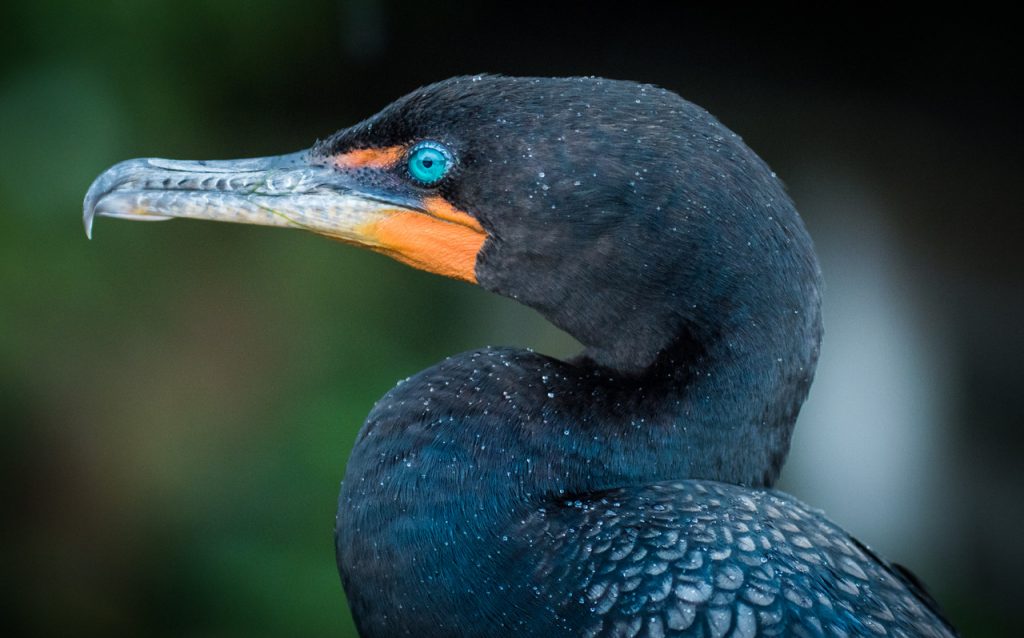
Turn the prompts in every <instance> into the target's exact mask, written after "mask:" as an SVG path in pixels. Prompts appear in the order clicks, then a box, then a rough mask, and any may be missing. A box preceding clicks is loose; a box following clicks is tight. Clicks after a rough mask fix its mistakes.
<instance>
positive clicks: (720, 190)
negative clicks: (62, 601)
mask: <svg viewBox="0 0 1024 638" xmlns="http://www.w3.org/2000/svg"><path fill="white" fill-rule="evenodd" d="M84 215H85V226H86V231H87V233H91V228H92V223H93V220H94V218H95V217H96V216H108V217H121V218H127V219H136V220H160V219H168V218H173V217H187V218H196V219H208V220H218V221H230V222H241V223H249V224H260V225H267V226H280V227H293V228H301V229H305V230H309V231H312V232H314V233H317V234H321V235H325V236H327V237H331V238H334V239H337V240H340V241H343V242H346V243H350V244H356V245H359V246H363V247H366V248H370V249H371V250H374V251H377V252H380V253H384V254H386V255H389V256H391V257H393V258H395V259H398V260H400V261H402V262H404V263H407V264H409V265H412V266H414V267H417V268H420V269H423V270H427V271H430V272H434V273H437V274H441V275H444V276H448V277H452V278H455V279H460V280H463V281H467V282H470V283H474V284H479V285H480V286H482V287H484V288H486V289H489V290H492V291H494V292H497V293H500V294H503V295H506V296H509V297H512V298H514V299H516V300H518V301H520V302H521V303H524V304H526V305H528V306H531V307H533V308H535V309H537V310H538V311H540V312H541V313H542V314H543V315H545V316H546V317H547V318H548V319H549V320H551V321H552V322H553V323H555V324H556V325H558V326H559V327H561V328H563V329H565V330H566V331H567V332H569V333H570V334H572V335H573V336H574V337H576V338H577V339H578V340H579V341H580V342H581V343H582V344H583V345H584V346H585V347H586V355H587V356H588V357H589V358H590V359H592V360H593V361H595V362H596V363H597V364H599V365H602V366H606V367H608V368H612V369H615V370H618V371H620V372H623V373H631V372H634V371H638V370H641V369H644V368H646V367H647V366H649V365H651V364H652V362H654V361H655V360H656V359H657V357H658V356H659V354H660V353H662V352H663V351H665V350H666V348H668V347H670V346H671V345H672V344H673V343H674V342H675V341H676V340H678V339H679V338H680V335H683V334H685V335H688V336H689V337H690V338H692V339H695V340H696V341H698V342H704V341H706V340H707V339H714V338H716V336H717V335H720V334H724V333H725V332H728V330H726V329H724V328H723V324H728V323H730V322H732V323H735V324H737V325H739V324H742V323H743V322H747V321H750V320H751V317H752V316H755V317H756V316H757V315H758V312H759V308H758V307H756V306H757V305H758V304H757V303H755V302H759V300H760V301H768V302H770V303H773V304H776V305H777V306H778V308H780V309H782V308H785V309H787V310H788V309H790V308H791V307H792V308H795V309H797V310H798V311H799V310H800V309H803V308H804V307H805V306H806V305H807V304H808V299H807V296H808V294H811V293H813V297H814V300H815V301H814V303H816V295H817V292H816V290H817V287H816V286H817V264H816V262H815V260H814V255H813V251H812V250H811V247H810V240H809V239H808V238H807V235H806V232H805V231H804V229H803V226H802V223H801V222H800V220H799V217H798V216H797V214H796V211H795V210H794V209H793V207H792V204H791V203H790V201H789V199H788V197H787V196H786V194H785V193H784V191H783V189H782V186H781V184H780V183H779V182H778V180H777V179H776V178H775V176H774V174H773V173H771V171H770V170H769V169H768V168H767V167H766V166H765V165H764V163H763V162H762V161H761V160H760V159H759V158H758V157H757V156H756V155H755V154H754V153H753V152H752V151H750V150H749V149H748V148H747V147H746V145H745V144H743V142H742V141H741V140H740V139H739V137H738V136H736V135H735V134H734V133H732V132H731V131H729V130H728V129H727V128H725V127H724V126H723V125H722V124H720V123H719V122H718V121H717V120H716V119H715V118H714V117H712V116H711V115H710V114H708V113H707V112H706V111H705V110H703V109H701V108H699V107H697V106H695V105H693V104H691V103H689V102H687V101H685V100H683V99H682V98H680V97H679V96H677V95H676V94H674V93H672V92H670V91H667V90H664V89H660V88H657V87H654V86H650V85H642V84H637V83H634V82H626V81H612V80H604V79H599V78H561V79H553V78H511V77H502V76H475V77H458V78H452V79H450V80H446V81H443V82H439V83H436V84H433V85H430V86H426V87H424V88H421V89H419V90H417V91H414V92H413V93H410V94H409V95H406V96H405V97H402V98H400V99H399V100H397V101H395V102H394V103H392V104H390V105H389V106H387V107H386V108H384V109H383V110H382V111H380V112H379V113H377V114H376V115H374V116H372V117H370V118H369V119H367V120H365V121H363V122H361V123H359V124H356V125H354V126H352V127H350V128H346V129H343V130H341V131H338V132H337V133H335V134H333V135H331V136H330V137H328V138H326V139H324V140H322V141H318V142H317V143H315V144H314V145H313V146H312V147H311V148H310V149H308V150H305V151H301V152H298V153H293V154H290V155H282V156H276V157H268V158H261V159H247V160H235V161H175V160H165V159H154V158H145V159H135V160H129V161H127V162H122V163H120V164H117V165H115V166H113V167H112V168H110V169H109V170H107V171H106V172H105V173H103V174H102V175H100V176H99V177H98V178H97V179H96V180H95V182H94V183H93V184H92V186H91V188H90V189H89V191H88V194H87V195H86V198H85V204H84ZM815 311H816V308H815ZM740 327H742V326H740ZM815 345H816V344H815Z"/></svg>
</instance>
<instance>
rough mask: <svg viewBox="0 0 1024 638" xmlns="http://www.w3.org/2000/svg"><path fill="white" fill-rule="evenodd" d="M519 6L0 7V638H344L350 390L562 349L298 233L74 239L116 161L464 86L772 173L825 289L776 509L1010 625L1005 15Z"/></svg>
mask: <svg viewBox="0 0 1024 638" xmlns="http://www.w3.org/2000/svg"><path fill="white" fill-rule="evenodd" d="M514 7H515V8H514V9H511V8H507V7H501V6H487V5H482V4H474V5H473V6H463V5H462V4H460V3H454V2H447V1H438V2H432V3H424V4H413V3H398V2H377V1H372V0H356V1H353V2H328V1H325V0H323V1H316V2H309V3H301V4H300V3H296V2H286V1H284V0H273V1H264V2H242V1H241V0H231V1H227V2H200V1H198V0H179V1H176V2H170V1H158V0H144V1H134V2H127V1H120V2H85V1H79V2H48V1H40V2H26V1H22V2H7V3H5V4H4V5H3V7H2V8H0V23H2V24H3V29H4V37H3V38H2V39H0V53H2V55H0V202H2V204H3V215H0V415H2V417H0V418H2V421H3V426H2V428H0V436H2V439H0V450H2V452H0V454H2V456H0V468H2V469H0V472H2V475H0V478H2V480H3V485H4V486H5V488H6V490H5V495H6V498H5V507H4V514H5V516H4V527H3V554H2V557H3V572H4V575H5V578H4V582H5V590H6V591H5V592H4V594H3V601H4V605H5V606H7V607H8V609H7V610H6V611H5V613H4V616H5V618H6V619H8V620H9V621H10V622H11V623H12V624H11V626H12V627H13V628H14V629H15V630H17V632H18V633H22V634H24V635H61V636H65V635H110V634H129V635H149V636H160V635H167V636H263V635H265V636H276V635H305V636H318V635H324V636H346V635H354V630H353V628H352V625H351V621H350V619H349V617H348V612H347V609H346V606H345V602H344V596H343V592H342V590H341V587H340V584H339V582H338V577H337V574H336V571H335V565H334V558H333V541H332V533H333V520H334V512H335V501H336V497H337V489H338V484H339V481H340V480H341V477H342V474H343V471H344V463H345V459H346V457H347V454H348V450H349V449H350V447H351V444H352V441H353V440H354V437H355V434H356V431H357V430H358V428H359V426H360V424H361V422H362V419H363V417H364V416H365V414H366V413H367V412H368V410H369V409H370V407H371V405H372V404H373V402H374V401H375V400H376V398H377V397H379V396H380V395H382V394H383V393H384V392H385V391H386V390H387V389H388V388H390V387H391V386H392V385H393V384H394V383H395V382H396V381H397V380H398V379H400V378H403V377H405V376H407V375H409V374H412V373H414V372H416V371H418V370H420V369H422V368H425V367H427V366H428V365H430V364H432V363H434V362H436V361H437V360H439V359H441V358H443V357H444V356H447V355H449V354H453V353H455V352H458V351H461V350H465V349H469V348H474V347H479V346H482V345H485V344H508V345H529V346H532V347H534V348H537V349H539V350H541V351H544V352H547V353H550V354H555V355H567V354H569V353H572V352H573V351H574V344H573V343H572V341H571V340H570V339H569V338H568V337H566V336H565V335H563V334H560V333H558V332H557V331H556V330H554V329H553V328H551V327H549V326H548V325H547V324H545V323H544V322H543V321H541V320H540V319H539V318H538V317H537V316H536V315H535V314H534V313H532V312H531V311H528V310H525V309H522V308H520V307H518V306H516V305H515V304H513V303H511V302H509V301H507V300H503V299H498V298H495V297H492V296H489V295H487V294H485V293H484V292H483V291H480V290H477V289H474V288H472V287H470V286H466V285H463V284H459V283H457V282H452V281H447V280H444V279H441V278H438V277H434V276H431V275H428V274H424V273H421V272H418V271H414V270H411V269H408V268H405V267H403V266H400V265H398V264H396V263H392V262H390V261H388V260H387V259H385V258H383V257H380V256H377V255H373V254H369V253H363V252H360V251H357V250H354V249H351V248H347V247H344V246H341V245H338V244H335V243H332V242H330V241H326V240H323V239H320V238H317V237H314V236H311V235H305V234H302V233H298V232H290V231H289V232H282V231H277V230H271V229H261V228H248V227H239V226H230V225H219V224H209V223H208V224H200V223H185V222H175V223H167V224H128V223H123V222H118V221H114V220H106V219H100V220H98V223H97V224H96V228H95V239H94V240H93V241H92V242H89V241H86V239H85V236H84V233H83V231H82V226H81V200H82V197H83V195H84V193H85V190H86V188H87V187H88V185H89V183H90V182H91V180H92V179H93V177H95V176H96V175H97V174H99V172H100V171H102V170H103V169H105V168H106V167H107V166H109V165H111V164H113V163H114V162H117V161H120V160H123V159H127V158H130V157H137V156H164V157H174V158H203V159H212V158H225V157H242V156H251V155H267V154H277V153H282V152H287V151H292V150H298V149H301V148H305V147H307V146H309V145H310V144H311V143H312V141H313V140H314V139H316V138H317V137H323V136H326V135H327V134H329V133H331V132H332V131H333V130H335V129H337V128H339V127H343V126H347V125H349V124H352V123H355V122H356V121H358V120H360V119H362V118H363V117H366V116H368V115H370V114H372V113H373V112H374V111H376V110H377V109H378V108H380V107H381V106H383V105H385V104H386V103H388V102H389V101H391V100H392V99H394V98H396V97H398V96H400V95H402V94H403V93H405V92H407V91H409V90H411V89H413V88H415V87H417V86H419V85H421V84H424V83H427V82H430V81H435V80H439V79H442V78H445V77H448V76H450V75H454V74H457V73H473V72H481V71H487V72H504V73H510V74H518V75H527V74H538V75H582V74H586V75H589V74H595V75H604V76H609V77H619V78H629V79H636V80H642V81H649V82H655V83H658V84H661V85H663V86H666V87H668V88H671V89H673V90H676V91H678V92H679V93H680V94H682V95H683V96H684V97H687V98H688V99H691V100H693V101H696V102H697V103H699V104H701V105H703V106H705V107H707V108H709V110H711V111H712V112H713V113H715V114H716V115H718V116H719V117H720V118H721V119H722V120H723V121H724V122H725V123H726V124H727V125H729V126H730V127H731V128H733V129H734V130H736V131H737V132H739V133H740V134H741V135H742V136H744V138H745V139H746V140H747V142H748V143H749V144H750V145H751V146H752V147H753V148H754V149H755V150H757V151H758V152H759V153H760V154H761V155H762V156H763V157H764V158H765V159H766V160H767V161H768V162H769V163H770V164H771V165H772V166H773V167H774V168H775V169H776V171H777V172H778V173H779V174H780V175H781V176H782V177H783V179H784V180H786V181H787V183H788V184H789V186H790V189H791V192H792V194H793V197H794V199H795V200H796V202H797V205H798V208H799V209H800V210H801V211H802V212H803V214H804V216H805V218H806V220H807V222H808V225H809V227H810V229H811V232H812V234H813V235H814V236H815V238H816V240H817V242H818V246H819V250H820V252H821V253H822V260H823V263H824V265H825V270H826V279H827V280H828V281H829V289H828V291H827V293H826V304H827V306H826V320H827V322H828V334H827V336H826V344H825V349H824V351H823V358H822V368H821V371H820V373H819V379H818V382H817V384H816V386H815V389H813V390H812V396H811V400H810V403H809V405H808V409H807V410H806V411H805V414H804V415H803V416H802V418H801V423H800V424H799V426H798V429H797V432H796V436H795V442H794V451H793V455H792V458H791V462H790V465H789V466H787V471H786V474H785V483H784V485H783V487H784V488H785V489H787V490H789V491H791V492H793V493H795V494H797V495H798V496H800V497H801V498H804V499H806V500H808V501H809V502H811V503H812V504H814V505H815V506H818V507H823V508H824V509H825V510H826V511H828V512H829V513H830V514H831V515H832V516H833V517H834V518H835V519H836V520H837V521H838V522H840V523H841V524H843V525H845V526H846V527H847V528H848V529H850V530H851V531H853V532H854V533H856V534H858V535H860V536H861V537H862V538H863V540H865V541H866V542H867V543H869V544H871V545H872V546H874V547H875V548H877V549H878V550H879V551H880V552H881V553H883V554H885V555H887V556H889V557H891V558H893V559H896V560H900V561H901V562H905V563H908V564H909V565H910V566H911V567H912V568H914V569H915V570H916V571H918V572H919V573H920V574H921V575H922V576H923V577H924V578H925V580H926V581H927V582H928V583H929V584H930V585H931V587H932V589H933V590H934V593H935V594H936V597H937V598H938V599H939V600H940V601H942V602H943V603H944V606H945V607H947V608H948V610H949V612H950V615H951V616H952V617H953V620H954V621H955V622H956V623H957V624H958V625H959V626H960V628H961V629H962V631H963V632H964V634H965V635H972V636H996V635H1004V634H1005V633H1007V631H1008V630H1007V627H1009V626H1010V625H1009V619H1010V618H1011V617H1013V618H1015V617H1016V608H1015V605H1016V602H1017V600H1018V599H1019V596H1020V594H1021V586H1020V583H1019V581H1020V580H1021V578H1020V575H1021V573H1022V572H1024V544H1022V543H1021V541H1020V539H1019V536H1020V530H1021V529H1022V527H1024V514H1022V511H1021V506H1020V502H1021V499H1020V488H1021V487H1022V485H1024V469H1022V466H1021V463H1020V438H1021V429H1020V426H1021V425H1022V423H1024V419H1022V416H1024V408H1022V400H1021V396H1022V393H1021V389H1022V388H1021V387H1020V385H1021V384H1020V381H1021V377H1022V375H1021V372H1022V362H1024V338H1022V335H1021V331H1020V316H1021V312H1020V311H1021V309H1022V308H1021V306H1022V299H1024V295H1021V286H1020V283H1021V275H1022V263H1021V259H1020V239H1021V238H1020V234H1019V231H1020V229H1021V224H1020V220H1019V215H1020V213H1021V210H1020V198H1019V188H1020V175H1021V168H1022V166H1021V164H1022V160H1021V155H1020V153H1019V149H1020V142H1021V135H1020V134H1021V124H1020V117H1019V113H1020V106H1021V105H1020V102H1019V101H1018V100H1016V98H1015V97H1014V96H1013V88H1014V85H1015V84H1017V83H1018V81H1017V80H1016V79H1015V78H1012V77H1011V71H1010V62H1009V59H1010V57H1011V56H1010V55H1009V54H1010V52H1011V46H1010V42H1011V39H1010V36H1009V33H1008V31H1007V30H1006V29H1004V28H1002V27H1000V26H999V24H1000V22H1002V23H1003V24H1007V25H1009V24H1010V21H1009V20H1004V21H1000V20H998V19H993V20H992V21H991V22H990V23H986V24H982V23H980V22H976V21H972V20H971V19H969V18H965V17H963V16H957V17H956V19H954V20H950V21H949V22H946V23H937V24H922V23H920V22H917V21H915V22H908V23H906V24H898V23H895V22H893V21H892V20H891V18H888V17H887V18H886V19H885V20H884V21H883V20H881V19H880V18H879V17H877V16H873V15H867V14H863V15H861V14H850V15H846V16H843V18H842V20H841V22H837V21H836V19H835V18H834V16H833V17H831V18H829V17H826V16H817V15H814V14H806V13H805V14H804V15H803V16H802V18H803V19H804V21H797V20H794V19H791V18H790V17H787V16H779V15H775V14H769V13H765V14H763V15H744V14H739V13H735V14H731V15H730V14H722V15H711V14H709V13H707V12H700V11H688V10H683V9H678V10H671V11H668V10H664V9H659V10H657V11H655V10H648V9H644V8H643V7H641V6H635V7H634V6H633V5H629V6H625V7H621V8H620V9H619V10H618V11H616V12H613V13H608V14H603V13H601V12H600V11H597V10H596V9H594V8H593V6H592V5H578V6H575V7H574V6H571V5H565V6H560V7H558V8H554V7H550V6H538V7H530V6H527V5H523V4H516V5H514ZM837 11H838V10H837ZM996 18H998V17H996ZM1007 28H1008V27H1007Z"/></svg>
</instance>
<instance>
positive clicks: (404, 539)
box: [85, 76, 955, 638]
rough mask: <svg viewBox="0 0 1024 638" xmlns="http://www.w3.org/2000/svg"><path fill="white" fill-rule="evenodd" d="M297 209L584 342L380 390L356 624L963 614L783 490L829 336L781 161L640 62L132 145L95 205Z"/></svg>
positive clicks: (874, 632) (347, 541)
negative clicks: (612, 71)
mask: <svg viewBox="0 0 1024 638" xmlns="http://www.w3.org/2000/svg"><path fill="white" fill-rule="evenodd" d="M98 215H100V216H109V217H125V218H129V219H166V218H170V217H192V218H202V219H214V220H221V221H235V222H243V223H251V224H262V225H269V226H284V227H296V228H304V229H307V230H311V231H313V232H315V233H319V234H321V235H326V236H329V237H332V238H335V239H339V240H341V241H343V242H346V243H351V244H357V245H360V246H364V247H368V248H370V249H372V250H375V251H378V252H381V253H384V254H387V255H390V256H391V257H394V258H396V259H398V260H400V261H403V262H405V263H407V264H410V265H412V266H415V267H417V268H421V269H424V270H427V271H431V272H435V273H439V274H442V275H446V276H448V277H454V278H456V279H461V280H465V281H467V282H471V283H476V284H479V285H480V286H482V287H484V288H486V289H488V290H492V291H494V292H497V293H499V294H503V295H507V296H509V297H511V298H513V299H516V300H518V301H520V302H521V303H524V304H526V305H528V306H530V307H532V308H535V309H536V310H538V311H540V312H541V314H543V315H544V316H545V317H547V318H548V319H549V320H550V321H552V322H553V323H554V324H556V325H557V326H559V327H561V328H562V329H563V330H565V331H566V332H568V333H569V334H571V335H573V336H574V337H576V339H578V340H579V341H580V343H582V344H583V346H584V350H583V352H582V353H581V354H580V355H579V356H577V357H576V358H573V359H571V360H568V361H561V360H558V359H554V358H551V357H547V356H544V355H542V354H538V353H535V352H532V351H529V350H518V349H511V348H485V349H482V350H478V351H475V352H468V353H464V354H461V355H456V356H453V357H451V358H449V359H447V360H445V361H443V362H441V363H439V364H437V365H436V366H434V367H432V368H430V369H428V370H425V371H423V372H421V373H419V374H417V375H415V376H413V377H412V378H410V379H408V380H406V381H405V382H403V383H400V384H399V385H398V386H397V387H395V388H394V389H393V390H391V391H390V392H389V393H388V394H387V395H385V396H384V397H383V398H382V399H381V400H380V401H379V402H378V403H377V405H376V406H375V407H374V408H373V410H372V412H371V413H370V415H369V417H368V418H367V420H366V423H365V424H364V426H363V428H362V430H361V431H360V433H359V437H358V440H357V442H356V444H355V447H354V449H353V451H352V455H351V457H350V458H349V460H348V465H347V469H346V471H345V478H344V481H343V484H342V489H341V495H340V499H339V502H338V516H337V527H336V548H337V561H338V568H339V570H340V572H341V576H342V580H343V583H344V587H345V591H346V593H347V595H348V599H349V603H350V605H351V610H352V614H353V617H354V618H355V622H356V625H357V626H358V628H359V631H360V633H361V634H362V635H363V636H420V637H422V636H544V637H545V638H552V637H554V636H645V637H652V638H653V637H658V636H708V637H711V636H735V637H748V636H754V635H765V636H768V635H772V636H775V635H793V636H833V637H844V636H861V635H869V636H952V635H954V634H955V632H954V630H953V629H952V627H951V626H950V625H949V624H948V623H947V622H946V621H945V620H944V619H943V618H942V616H941V615H940V613H939V611H938V610H937V607H936V606H935V603H934V602H933V601H932V600H931V598H930V597H929V596H928V594H927V593H925V591H924V589H923V588H922V587H921V586H920V585H919V583H918V581H917V580H916V579H915V578H913V576H912V575H910V574H909V572H906V571H905V570H903V569H902V568H900V567H899V566H897V565H894V564H890V563H887V562H885V561H884V560H882V559H880V558H879V557H877V556H876V555H874V554H873V553H871V551H870V550H868V549H867V547H865V546H864V545H862V544H861V543H859V542H858V541H857V540H855V539H854V538H852V537H851V536H850V535H849V534H847V533H846V532H844V531H843V530H842V529H840V528H839V527H837V526H836V525H835V524H833V523H831V522H830V521H829V520H828V519H826V518H825V517H824V516H823V515H822V514H821V513H820V512H818V511H816V510H813V509H810V508H808V507H807V506H806V505H804V504H802V503H800V502H799V501H797V500H796V499H794V498H793V497H791V496H789V495H787V494H784V493H781V492H778V491H774V490H772V489H771V486H772V484H773V482H774V481H775V479H776V477H777V476H778V474H779V470H780V467H781V466H782V463H783V461H784V459H785V456H786V453H787V451H788V448H789V443H790V435H791V433H792V429H793V423H794V420H795V419H796V417H797V413H798V411H799V409H800V406H801V404H802V403H803V401H804V398H805V396H806V395H807V391H808V388H809V386H810V384H811V379H812V376H813V373H814V368H815V363H816V360H817V358H818V346H819V341H820V337H821V332H822V329H821V315H820V311H819V307H820V297H819V290H820V271H819V267H818V262H817V259H816V257H815V254H814V250H813V247H812V244H811V240H810V238H809V236H808V234H807V231H806V230H805V228H804V225H803V223H802V221H801V220H800V217H799V216H798V214H797V212H796V210H795V209H794V207H793V203H792V202H791V201H790V199H789V197H788V196H787V195H786V192H785V190H784V188H783V186H782V184H781V183H780V181H779V180H778V179H777V178H776V176H775V174H774V173H772V172H771V170H770V169H769V168H768V167H767V166H766V165H765V163H764V162H763V161H762V160H761V159H760V158H759V157H758V156H757V155H755V154H754V153H753V152H752V151H751V150H750V149H749V148H748V147H747V146H746V145H745V144H744V143H743V142H742V140H741V139H740V138H739V137H738V136H737V135H736V134H735V133H733V132H732V131H730V130H729V129H727V128H726V127H725V126H723V125H722V124H721V123H720V122H718V120H716V119H715V118H714V117H713V116H711V115H710V114H709V113H708V112H707V111H705V110H703V109H701V108H699V107H697V106H695V105H694V104H691V103H690V102H687V101H685V100H683V99H682V98H680V97H679V96H677V95H676V94H675V93H672V92H670V91H667V90H664V89H661V88H657V87H654V86H651V85H644V84H637V83H634V82H626V81H611V80H604V79H598V78H563V79H550V78H513V77H502V76H476V77H458V78H453V79H450V80H447V81H443V82H439V83H437V84H433V85H430V86H427V87H425V88H421V89H419V90H417V91H414V92H413V93H411V94H409V95H407V96H405V97H403V98H401V99H399V100H397V101H396V102H394V103H392V104H391V105H389V106H388V107H386V108H385V109H384V110H382V111H381V112H380V113H378V114H376V115H374V116H373V117H371V118H369V119H367V120H365V121H364V122H362V123H359V124H356V125H355V126H352V127H351V128H347V129H344V130H341V131H339V132H337V133H335V134H334V135H331V136H330V137H329V138H327V139H325V140H323V141H318V142H317V143H316V144H314V145H313V147H312V148H311V149H309V150H307V151H303V152H299V153H295V154H291V155H284V156H279V157H271V158H265V159H252V160H239V161H197V162H187V161H172V160H164V159H136V160H130V161H127V162H123V163H120V164H117V165H116V166H114V167H112V168H111V169H109V170H108V171H107V172H105V173H103V174H102V175H101V176H100V177H99V178H98V179H97V180H96V181H95V182H94V183H93V185H92V187H91V188H90V189H89V192H88V194H87V195H86V198H85V226H86V230H87V231H89V230H90V229H91V225H92V222H93V218H94V217H95V216H98Z"/></svg>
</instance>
